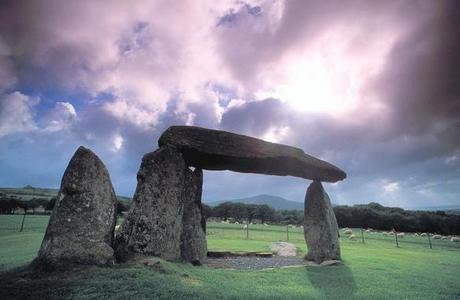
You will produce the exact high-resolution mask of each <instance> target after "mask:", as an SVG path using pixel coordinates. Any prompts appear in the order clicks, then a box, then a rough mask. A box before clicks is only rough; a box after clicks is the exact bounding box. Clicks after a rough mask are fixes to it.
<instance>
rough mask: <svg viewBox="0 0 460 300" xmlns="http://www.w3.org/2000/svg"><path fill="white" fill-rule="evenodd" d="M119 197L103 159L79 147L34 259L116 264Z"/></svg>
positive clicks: (48, 263) (45, 264)
mask: <svg viewBox="0 0 460 300" xmlns="http://www.w3.org/2000/svg"><path fill="white" fill-rule="evenodd" d="M116 201H117V199H116V196H115V192H114V190H113V187H112V183H111V181H110V176H109V173H108V171H107V169H106V168H105V166H104V164H103V163H102V161H101V160H100V159H99V158H98V157H97V156H96V154H94V153H93V152H91V151H90V150H89V149H86V148H84V147H80V148H78V150H77V151H76V152H75V154H74V155H73V157H72V159H71V160H70V162H69V165H68V166H67V169H66V170H65V173H64V176H63V178H62V182H61V188H60V190H59V194H58V198H57V201H56V205H55V207H54V209H53V212H52V214H51V218H50V221H49V223H48V227H47V229H46V234H45V237H44V238H43V242H42V245H41V247H40V251H39V253H38V258H37V259H36V260H35V262H34V263H35V264H36V265H37V266H39V267H41V268H45V269H54V268H60V267H66V266H68V265H69V264H83V265H110V264H113V262H114V255H113V254H114V252H113V249H112V243H113V233H114V228H115V224H116Z"/></svg>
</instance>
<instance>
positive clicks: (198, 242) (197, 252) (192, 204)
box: [181, 169, 207, 265]
mask: <svg viewBox="0 0 460 300" xmlns="http://www.w3.org/2000/svg"><path fill="white" fill-rule="evenodd" d="M186 177H187V181H186V184H185V186H184V188H185V194H184V213H183V216H182V223H183V227H182V237H181V256H182V259H183V260H185V261H187V262H191V263H192V264H195V265H201V264H202V263H203V262H204V260H205V259H206V255H207V245H206V221H205V219H204V217H203V214H202V209H201V190H202V185H203V171H202V170H201V169H195V170H194V171H192V170H189V169H187V170H186Z"/></svg>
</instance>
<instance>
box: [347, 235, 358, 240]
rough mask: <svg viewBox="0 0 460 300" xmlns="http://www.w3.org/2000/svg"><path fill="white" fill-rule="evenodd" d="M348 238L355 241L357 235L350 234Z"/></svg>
mask: <svg viewBox="0 0 460 300" xmlns="http://www.w3.org/2000/svg"><path fill="white" fill-rule="evenodd" d="M348 239H350V240H352V241H354V240H356V236H355V235H354V234H352V235H350V236H349V237H348Z"/></svg>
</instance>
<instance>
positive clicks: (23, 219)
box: [19, 212, 26, 232]
mask: <svg viewBox="0 0 460 300" xmlns="http://www.w3.org/2000/svg"><path fill="white" fill-rule="evenodd" d="M25 219H26V212H24V215H23V217H22V223H21V229H19V232H22V230H23V229H24V221H25Z"/></svg>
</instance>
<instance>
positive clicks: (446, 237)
mask: <svg viewBox="0 0 460 300" xmlns="http://www.w3.org/2000/svg"><path fill="white" fill-rule="evenodd" d="M448 239H449V237H448V236H442V237H441V240H448Z"/></svg>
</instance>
